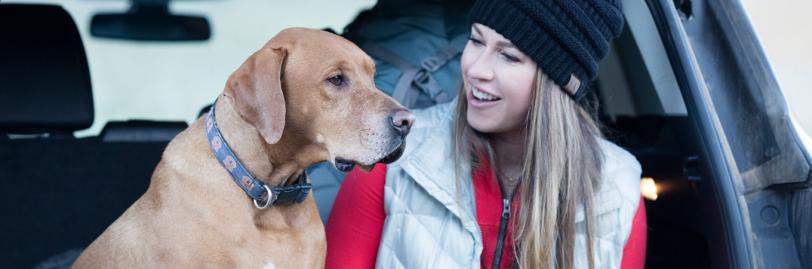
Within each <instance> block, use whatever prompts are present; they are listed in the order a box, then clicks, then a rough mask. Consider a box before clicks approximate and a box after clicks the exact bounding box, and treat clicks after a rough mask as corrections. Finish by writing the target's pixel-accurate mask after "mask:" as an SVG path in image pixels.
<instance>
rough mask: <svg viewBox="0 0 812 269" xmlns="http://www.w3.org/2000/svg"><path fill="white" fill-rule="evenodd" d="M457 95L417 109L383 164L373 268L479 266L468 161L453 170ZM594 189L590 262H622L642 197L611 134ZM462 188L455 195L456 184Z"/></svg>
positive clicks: (636, 173)
mask: <svg viewBox="0 0 812 269" xmlns="http://www.w3.org/2000/svg"><path fill="white" fill-rule="evenodd" d="M455 105H456V101H454V102H450V103H447V104H443V105H437V106H434V107H431V108H428V109H425V110H418V111H415V116H416V121H415V125H414V126H413V127H412V130H411V134H410V135H409V136H408V138H407V142H406V145H407V146H406V152H405V153H404V155H403V156H402V157H401V158H400V159H399V160H398V161H397V162H395V163H393V164H391V165H389V166H388V168H387V174H386V184H385V187H384V211H385V212H386V221H385V222H384V229H383V234H382V236H381V243H380V246H379V249H378V257H377V265H376V267H377V268H387V269H392V268H443V269H445V268H480V254H481V253H482V236H481V233H480V231H479V226H478V225H477V220H476V206H475V201H474V198H475V197H474V195H473V186H472V184H471V182H472V181H471V180H470V174H471V173H470V168H469V167H464V168H463V174H464V175H467V176H468V178H467V179H466V180H462V182H461V183H460V184H461V186H456V184H457V183H456V182H455V180H454V176H453V173H454V172H453V169H451V167H453V159H452V141H451V134H452V130H453V126H452V121H453V114H454V108H455ZM600 145H601V148H602V149H603V153H604V164H603V173H602V174H603V176H602V183H601V187H600V190H599V191H598V192H597V193H596V194H595V197H594V198H593V199H594V200H593V201H594V204H595V213H596V214H597V219H596V220H597V221H596V222H595V228H596V230H595V241H594V244H595V245H594V248H593V251H594V253H593V255H594V258H595V265H596V267H595V268H620V262H621V256H622V254H623V247H624V246H625V245H626V240H627V239H628V237H629V233H630V231H631V225H632V219H633V218H634V215H635V213H636V212H637V206H638V203H639V199H640V185H639V182H640V164H639V163H638V162H637V160H636V159H635V158H634V156H632V155H631V154H629V153H628V152H626V151H625V150H623V149H621V148H620V147H618V146H616V145H614V144H612V143H611V142H609V141H605V140H603V139H601V141H600ZM457 189H460V190H461V195H455V193H456V190H457ZM583 220H584V215H583V212H581V211H578V212H577V214H576V230H577V233H576V241H577V242H576V244H575V251H576V252H575V255H574V256H575V261H574V262H575V268H587V257H586V255H585V254H586V234H585V227H584V224H583Z"/></svg>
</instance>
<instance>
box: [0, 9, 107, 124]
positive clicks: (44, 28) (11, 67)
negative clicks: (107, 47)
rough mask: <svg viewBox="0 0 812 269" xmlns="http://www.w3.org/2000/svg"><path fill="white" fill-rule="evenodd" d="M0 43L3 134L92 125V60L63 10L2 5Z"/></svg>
mask: <svg viewBox="0 0 812 269" xmlns="http://www.w3.org/2000/svg"><path fill="white" fill-rule="evenodd" d="M0 39H1V40H2V42H0V134H2V133H63V134H64V133H72V132H73V131H76V130H81V129H85V128H87V127H89V126H90V125H91V124H92V123H93V97H92V94H91V85H90V72H89V69H88V65H87V57H86V56H85V50H84V46H83V44H82V39H81V36H80V35H79V31H78V30H77V28H76V24H75V23H74V21H73V19H72V18H71V16H70V15H69V14H68V13H67V12H66V11H65V10H64V9H63V8H62V7H59V6H52V5H25V4H0Z"/></svg>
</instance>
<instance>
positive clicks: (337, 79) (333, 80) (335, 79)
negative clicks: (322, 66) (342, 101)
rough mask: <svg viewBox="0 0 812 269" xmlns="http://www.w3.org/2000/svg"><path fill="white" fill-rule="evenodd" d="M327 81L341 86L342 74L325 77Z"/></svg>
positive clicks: (342, 83) (342, 81) (342, 82)
mask: <svg viewBox="0 0 812 269" xmlns="http://www.w3.org/2000/svg"><path fill="white" fill-rule="evenodd" d="M327 82H330V84H333V86H342V85H344V75H342V74H338V75H335V76H332V77H330V78H328V79H327Z"/></svg>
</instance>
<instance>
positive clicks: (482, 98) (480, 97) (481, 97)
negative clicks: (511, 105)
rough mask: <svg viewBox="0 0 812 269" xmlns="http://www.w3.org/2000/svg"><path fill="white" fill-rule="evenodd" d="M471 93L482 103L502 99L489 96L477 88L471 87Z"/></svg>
mask: <svg viewBox="0 0 812 269" xmlns="http://www.w3.org/2000/svg"><path fill="white" fill-rule="evenodd" d="M471 93H473V94H474V98H475V99H477V100H480V101H496V100H500V99H502V98H499V97H496V96H493V95H490V94H487V93H485V92H481V91H478V90H477V89H476V88H474V87H471Z"/></svg>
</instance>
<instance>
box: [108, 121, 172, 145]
mask: <svg viewBox="0 0 812 269" xmlns="http://www.w3.org/2000/svg"><path fill="white" fill-rule="evenodd" d="M187 126H188V125H187V124H186V122H183V121H147V120H129V121H112V122H108V123H107V124H105V125H104V129H102V131H101V134H99V139H101V140H102V141H104V142H157V141H169V140H172V138H174V137H175V136H176V135H177V134H178V133H180V132H181V131H183V130H184V129H186V127H187Z"/></svg>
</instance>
